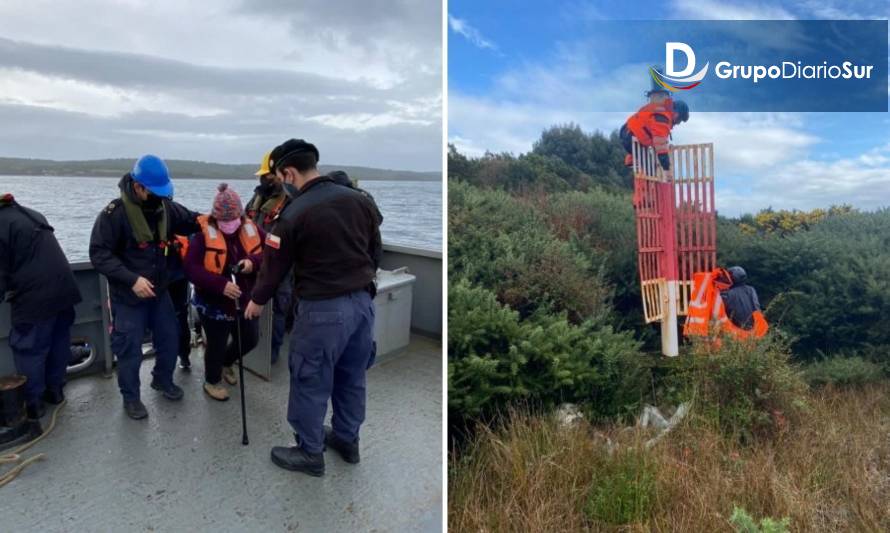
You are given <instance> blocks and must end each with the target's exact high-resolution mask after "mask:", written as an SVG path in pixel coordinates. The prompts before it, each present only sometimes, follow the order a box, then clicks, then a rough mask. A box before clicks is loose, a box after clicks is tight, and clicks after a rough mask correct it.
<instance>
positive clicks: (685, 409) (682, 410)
mask: <svg viewBox="0 0 890 533" xmlns="http://www.w3.org/2000/svg"><path fill="white" fill-rule="evenodd" d="M649 408H650V406H648V405H647V406H646V407H645V408H644V409H643V416H641V417H640V425H641V426H643V427H647V426H648V425H649V424H651V425H652V427H658V428H660V429H661V431H659V432H658V435H655V436H654V437H652V438H651V439H649V440H648V441H646V449H647V450H648V449H649V448H651V447H653V446H655V445H656V444H657V443H658V441H660V440H661V439H662V437H664V436H665V435H667V434H668V432H669V431H670V430H672V429H673V428H674V427H676V426H677V424H679V423H680V421H681V420H683V418H685V417H686V415H687V414H689V408H690V405H689V402H683V403H681V404H680V405H678V406H677V410H676V412H674V415H673V416H672V417H671V419H670V420H667V421H665V420H664V417H663V416H661V413H660V412H659V411H658V409H656V408H654V407H652V408H651V409H652V411H654V413H652V414H650V415H649V416H650V417H649V418H648V419H647V418H646V414H647V409H649ZM655 415H657V416H658V419H660V420H661V422H664V424H665V425H664V426H659V425H658V424H659V422H658V421H657V419H655V420H654V421H653V419H654V418H655ZM644 419H646V421H647V422H648V423H649V424H644V423H643V421H644Z"/></svg>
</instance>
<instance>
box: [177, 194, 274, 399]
mask: <svg viewBox="0 0 890 533" xmlns="http://www.w3.org/2000/svg"><path fill="white" fill-rule="evenodd" d="M217 189H218V191H219V192H218V193H217V195H216V198H215V199H214V201H213V209H212V210H211V212H210V215H209V216H202V217H199V219H198V222H199V224H200V226H201V232H200V233H196V234H195V235H194V236H193V237H192V239H191V242H190V244H189V250H188V253H187V254H186V258H185V265H184V266H185V273H186V276H188V279H189V280H190V281H191V282H192V284H193V285H194V286H195V296H194V299H193V303H194V306H195V309H197V311H198V314H199V315H200V317H201V324H202V326H203V328H204V339H205V348H204V392H206V393H207V395H208V396H210V397H211V398H213V399H214V400H219V401H225V400H228V399H229V391H228V390H227V389H226V388H225V387H224V386H223V384H222V380H223V379H225V381H226V382H227V383H228V384H230V385H235V384H237V383H238V377H237V376H236V374H235V371H234V369H233V368H232V365H234V363H235V362H237V361H238V359H239V357H240V356H241V355H243V354H246V353H247V352H249V351H250V350H252V349H253V348H254V346H256V344H257V340H258V337H259V328H258V324H257V320H256V319H254V320H247V319H245V318H244V315H243V313H241V312H239V311H238V310H239V309H243V308H244V307H245V306H246V305H247V302H248V301H249V300H250V292H251V289H253V284H254V281H255V279H256V273H257V272H258V271H259V268H260V261H261V260H262V246H263V239H264V237H265V236H264V234H263V232H262V230H260V229H259V228H258V227H257V226H256V224H254V223H253V222H252V221H251V220H250V219H248V218H246V217H244V215H243V212H244V209H243V205H242V203H241V198H240V197H239V196H238V193H236V192H235V191H234V190H232V189H229V188H228V185H226V184H225V183H222V184H220V185H219V187H218V188H217ZM239 337H240V339H239ZM230 338H232V342H231V343H230V342H229V339H230ZM239 341H240V346H239V345H238V344H239Z"/></svg>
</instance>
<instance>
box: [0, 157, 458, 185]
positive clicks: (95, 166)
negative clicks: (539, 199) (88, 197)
mask: <svg viewBox="0 0 890 533" xmlns="http://www.w3.org/2000/svg"><path fill="white" fill-rule="evenodd" d="M133 161H134V160H133V159H132V158H126V159H125V158H121V159H95V160H89V161H53V160H50V159H25V158H15V157H0V175H12V176H97V177H103V176H107V177H119V176H121V175H123V174H124V173H125V172H127V171H128V170H129V169H130V168H132V166H133ZM167 165H168V166H169V168H170V172H171V173H172V174H173V176H174V177H175V178H197V179H212V180H233V179H255V178H254V175H253V173H254V172H256V170H257V166H258V164H257V163H247V164H237V165H235V164H225V163H208V162H205V161H188V160H182V159H168V160H167ZM320 167H321V171H322V172H327V171H330V170H344V171H346V173H347V174H349V175H350V177H352V178H354V179H358V180H359V181H362V180H393V181H439V180H441V179H442V175H441V173H439V172H414V171H410V170H388V169H380V168H369V167H357V166H340V165H321V166H320Z"/></svg>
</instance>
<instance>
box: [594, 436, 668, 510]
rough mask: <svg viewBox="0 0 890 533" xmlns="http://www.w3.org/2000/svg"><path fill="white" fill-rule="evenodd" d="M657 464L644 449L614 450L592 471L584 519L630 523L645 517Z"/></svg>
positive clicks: (654, 485) (649, 506) (650, 498)
mask: <svg viewBox="0 0 890 533" xmlns="http://www.w3.org/2000/svg"><path fill="white" fill-rule="evenodd" d="M656 468H657V465H656V463H655V461H654V460H653V458H652V457H651V456H650V455H649V453H648V452H645V451H640V450H637V449H635V448H629V449H627V450H623V451H619V452H616V453H615V454H614V455H613V456H612V457H611V458H609V459H608V460H606V461H604V462H603V464H602V466H601V468H600V469H599V470H598V471H597V472H596V473H595V477H594V479H593V481H592V485H591V487H590V493H589V496H588V500H587V505H586V506H585V507H584V512H585V515H586V516H587V518H588V520H591V521H598V522H605V523H608V524H616V525H621V524H631V523H634V522H640V521H643V520H645V519H646V518H647V517H648V516H649V514H650V512H651V511H652V509H651V508H652V505H653V503H654V500H655V488H656V483H655V480H656Z"/></svg>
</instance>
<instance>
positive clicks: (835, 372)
mask: <svg viewBox="0 0 890 533" xmlns="http://www.w3.org/2000/svg"><path fill="white" fill-rule="evenodd" d="M803 375H804V379H806V381H807V383H809V384H810V386H813V387H818V386H822V385H829V384H831V385H841V386H843V385H863V384H865V383H874V382H877V381H880V380H882V379H884V377H885V375H884V369H883V368H882V367H881V365H878V364H876V363H873V362H871V361H866V360H865V359H863V358H862V357H830V358H828V359H823V360H821V361H817V362H814V363H810V364H808V365H806V367H804V371H803Z"/></svg>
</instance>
